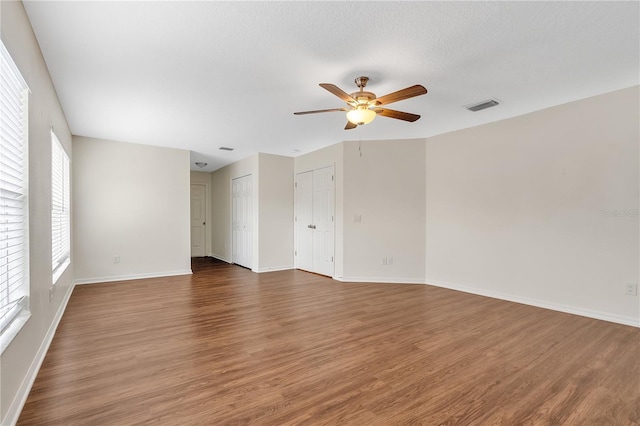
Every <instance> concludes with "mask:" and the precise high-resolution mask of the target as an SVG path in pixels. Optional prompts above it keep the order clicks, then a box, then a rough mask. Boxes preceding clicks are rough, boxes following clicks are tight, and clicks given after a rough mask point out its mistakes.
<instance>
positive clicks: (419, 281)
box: [333, 276, 424, 284]
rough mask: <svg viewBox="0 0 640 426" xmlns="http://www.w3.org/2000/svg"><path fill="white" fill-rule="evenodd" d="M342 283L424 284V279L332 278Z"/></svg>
mask: <svg viewBox="0 0 640 426" xmlns="http://www.w3.org/2000/svg"><path fill="white" fill-rule="evenodd" d="M333 279H334V280H336V281H340V282H343V283H375V284H424V278H394V277H349V276H347V277H333Z"/></svg>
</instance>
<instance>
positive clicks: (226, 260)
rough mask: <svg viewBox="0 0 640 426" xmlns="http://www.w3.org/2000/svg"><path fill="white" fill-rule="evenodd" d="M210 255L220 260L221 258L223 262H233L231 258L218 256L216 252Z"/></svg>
mask: <svg viewBox="0 0 640 426" xmlns="http://www.w3.org/2000/svg"><path fill="white" fill-rule="evenodd" d="M209 257H213V258H214V259H218V260H221V261H223V262H227V263H233V262H232V261H231V260H229V259H226V258H224V257H221V256H216V255H215V254H212V255H210V256H209Z"/></svg>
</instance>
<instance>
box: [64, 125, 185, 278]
mask: <svg viewBox="0 0 640 426" xmlns="http://www.w3.org/2000/svg"><path fill="white" fill-rule="evenodd" d="M73 149H74V162H73V177H74V179H73V192H74V194H75V197H74V202H73V211H74V220H73V230H74V240H73V241H74V251H73V254H74V257H75V268H74V274H75V280H76V283H92V282H103V281H113V280H123V279H131V278H144V277H153V276H168V275H179V274H189V273H191V264H190V261H191V243H190V232H189V231H190V215H189V204H190V203H189V196H190V190H189V188H190V186H189V182H190V175H189V151H186V150H179V149H172V148H160V147H154V146H149V145H138V144H132V143H124V142H114V141H107V140H102V139H93V138H85V137H77V136H74V137H73ZM114 256H120V263H114Z"/></svg>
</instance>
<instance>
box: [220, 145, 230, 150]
mask: <svg viewBox="0 0 640 426" xmlns="http://www.w3.org/2000/svg"><path fill="white" fill-rule="evenodd" d="M220 150H221V151H233V148H229V147H228V146H221V147H220Z"/></svg>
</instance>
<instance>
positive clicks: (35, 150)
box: [0, 1, 76, 425]
mask: <svg viewBox="0 0 640 426" xmlns="http://www.w3.org/2000/svg"><path fill="white" fill-rule="evenodd" d="M0 29H1V34H2V41H3V42H4V44H5V46H6V47H7V50H8V51H9V53H10V54H11V56H12V57H13V60H14V61H15V62H16V64H17V66H18V69H19V70H20V72H21V73H22V76H23V77H24V79H25V80H26V82H27V84H28V85H29V88H30V89H31V94H30V96H29V178H28V179H29V246H30V252H29V263H30V272H29V273H30V292H31V294H30V297H31V318H29V320H28V321H27V323H26V324H25V325H24V327H23V328H22V329H21V331H20V332H19V333H18V335H17V336H16V337H15V338H14V340H13V341H12V342H11V343H10V344H9V346H8V347H7V348H6V349H5V351H4V352H3V353H2V355H1V356H0V376H1V377H2V380H0V424H4V425H11V424H13V423H14V422H15V421H16V420H17V417H18V415H19V414H20V410H21V409H22V406H23V404H24V402H25V400H26V398H27V395H28V392H29V389H30V388H31V385H32V384H33V380H35V376H36V374H37V372H38V368H39V367H40V363H41V362H42V360H43V359H44V355H45V352H46V349H47V348H48V345H49V343H50V341H51V338H52V337H53V334H54V332H55V328H56V326H57V324H58V321H59V319H60V316H61V315H62V312H63V311H64V307H65V306H66V303H67V301H68V298H69V296H70V295H71V291H72V289H73V284H72V271H73V265H74V263H75V258H73V257H72V258H71V266H70V267H68V268H67V270H66V271H65V272H64V274H63V275H62V276H61V277H60V279H59V280H58V281H57V283H56V285H55V291H54V294H53V298H52V299H51V300H50V299H49V287H50V286H51V285H52V282H51V281H52V280H51V133H50V132H51V127H52V126H53V128H54V129H55V132H56V135H57V136H58V138H59V139H60V142H61V143H62V146H63V147H64V149H65V151H66V152H67V154H68V155H69V157H70V158H71V161H72V162H74V161H75V160H76V159H75V155H74V153H73V152H72V150H71V133H70V131H69V127H68V125H67V122H66V119H65V117H64V113H63V111H62V108H61V107H60V103H59V101H58V97H57V95H56V92H55V89H54V87H53V84H52V82H51V79H50V77H49V73H48V70H47V67H46V65H45V62H44V59H43V58H42V54H41V52H40V49H39V47H38V43H37V41H36V39H35V36H34V35H33V32H32V29H31V24H30V23H29V20H28V18H27V15H26V13H25V12H24V9H23V6H22V3H21V2H7V1H2V2H0ZM72 179H73V175H72ZM72 199H75V194H72ZM73 214H74V212H73V211H72V217H73Z"/></svg>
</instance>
